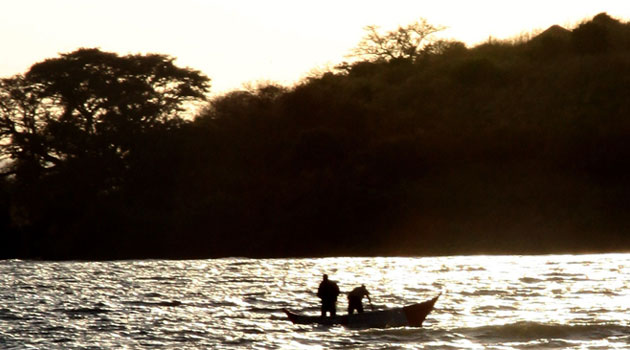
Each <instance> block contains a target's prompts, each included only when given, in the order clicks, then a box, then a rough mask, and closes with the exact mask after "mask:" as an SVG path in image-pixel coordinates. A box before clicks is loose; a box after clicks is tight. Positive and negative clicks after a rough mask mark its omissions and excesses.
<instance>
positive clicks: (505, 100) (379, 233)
mask: <svg viewBox="0 0 630 350" xmlns="http://www.w3.org/2000/svg"><path fill="white" fill-rule="evenodd" d="M418 25H419V26H420V27H423V26H424V25H425V24H423V23H422V22H420V23H419V24H413V25H412V27H413V26H418ZM405 28H407V27H402V29H403V31H402V32H404V31H405V30H408V29H409V28H407V29H405ZM427 28H428V31H427V32H425V33H431V32H432V31H433V30H435V28H434V27H432V26H428V25H427ZM414 33H415V32H414ZM390 34H391V40H392V41H391V43H392V45H394V46H392V47H393V48H392V47H389V46H384V48H385V49H386V51H378V50H377V49H374V50H373V51H363V52H364V53H366V52H370V54H368V55H366V56H361V59H360V60H357V61H354V62H351V63H348V64H346V65H344V66H343V67H340V68H341V69H336V70H333V71H329V72H326V73H323V74H321V75H318V76H311V77H309V78H308V79H305V80H303V81H301V82H300V83H298V84H295V85H294V86H291V87H282V86H278V85H274V84H266V85H261V86H259V87H255V88H251V89H246V90H243V91H232V92H229V93H226V94H223V95H219V96H215V97H212V98H210V99H209V100H208V101H205V102H204V103H206V105H205V108H203V109H201V110H200V111H199V112H198V114H196V115H195V117H194V118H191V119H185V118H183V117H182V116H183V114H182V109H183V108H185V106H186V104H187V103H189V102H190V101H203V99H204V96H205V92H206V91H207V89H208V87H209V80H208V78H206V77H204V76H203V75H202V74H201V73H199V72H197V71H194V70H191V69H187V68H184V69H182V68H177V67H175V66H174V65H173V60H172V59H171V58H169V57H168V56H162V55H131V56H118V55H116V54H111V53H105V52H101V51H99V50H95V49H82V50H78V51H77V52H73V53H70V54H64V55H62V56H61V57H58V58H53V59H50V60H47V61H44V62H42V63H38V64H36V65H35V66H33V67H32V68H31V70H29V71H28V72H26V73H25V74H23V75H18V76H15V77H12V78H8V79H3V80H1V81H0V131H1V132H2V135H3V142H4V143H3V144H2V152H3V154H5V155H6V156H7V157H9V158H8V161H9V162H8V163H5V170H7V171H6V172H7V174H9V175H8V176H5V177H4V178H2V179H0V257H2V256H4V257H31V258H32V257H42V258H63V259H69V258H89V259H92V258H138V257H174V258H190V257H220V256H252V257H263V256H264V257H269V256H273V257H286V256H334V255H344V256H347V255H429V254H430V255H435V254H469V253H484V254H487V253H512V254H513V253H518V254H522V253H550V252H554V253H557V252H585V251H589V252H593V251H618V250H627V249H630V236H629V235H628V232H630V221H628V218H627V212H628V210H630V200H628V198H630V179H629V177H628V174H629V173H630V165H629V164H628V162H627V159H628V158H629V157H630V144H629V143H628V140H630V119H628V116H629V115H630V100H629V99H627V96H628V93H629V86H630V85H629V84H628V77H630V24H629V23H623V22H621V21H619V20H616V19H614V18H611V17H609V16H608V15H606V14H600V15H597V16H595V17H594V18H593V19H590V20H587V21H584V22H583V23H580V24H579V25H577V26H576V28H573V29H564V28H561V27H559V26H555V27H551V28H549V29H548V30H546V31H544V32H542V33H540V34H539V35H536V36H534V37H532V38H531V39H523V38H521V39H520V40H505V41H499V40H489V41H488V42H485V43H482V44H480V45H477V46H475V47H470V48H469V47H466V46H465V45H463V44H462V43H459V42H452V41H439V40H432V39H430V40H429V39H427V38H426V37H425V38H424V39H423V40H422V41H418V40H417V39H419V38H420V36H418V38H417V39H413V38H411V39H409V37H406V38H407V39H404V40H409V42H407V43H405V42H404V41H400V42H399V41H397V40H403V39H394V38H397V35H399V34H400V33H399V32H396V33H390ZM390 34H387V33H386V34H378V35H379V36H380V37H387V36H388V35H390ZM407 34H411V32H408V33H407ZM416 34H417V33H416ZM416 34H414V35H416ZM380 37H374V40H380V39H378V38H380ZM400 38H405V36H403V35H401V36H400ZM599 39H602V40H599ZM368 40H371V39H368ZM370 45H371V44H370ZM388 45H389V44H388ZM396 45H398V46H396ZM370 47H371V46H370ZM396 47H397V48H396ZM370 50H372V49H371V48H370ZM396 50H398V51H396ZM396 52H397V53H396ZM390 53H393V54H390ZM5 247H8V248H5Z"/></svg>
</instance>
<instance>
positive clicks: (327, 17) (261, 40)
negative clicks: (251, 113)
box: [0, 0, 630, 93]
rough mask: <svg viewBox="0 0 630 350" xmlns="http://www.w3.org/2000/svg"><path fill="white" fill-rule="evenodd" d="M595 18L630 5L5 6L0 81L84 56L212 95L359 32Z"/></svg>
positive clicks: (318, 55) (624, 11)
mask: <svg viewBox="0 0 630 350" xmlns="http://www.w3.org/2000/svg"><path fill="white" fill-rule="evenodd" d="M600 12H607V13H608V14H609V15H611V16H612V17H615V18H618V19H621V20H624V21H628V20H630V0H597V1H594V0H588V1H583V0H569V1H565V0H545V1H540V0H530V1H509V0H430V1H425V0H381V1H372V0H318V1H305V0H170V1H163V0H109V1H103V0H98V1H92V0H1V2H0V33H1V34H0V35H1V36H0V38H1V45H2V46H1V49H2V55H1V56H0V77H8V76H12V75H14V74H18V73H23V72H25V71H27V70H28V68H29V67H30V66H31V65H32V64H34V63H36V62H39V61H41V60H44V59H46V58H52V57H57V56H58V54H59V53H65V52H71V51H74V50H76V49H78V48H80V47H98V48H100V49H102V50H104V51H112V52H117V53H119V54H128V53H148V52H151V53H161V54H167V55H170V56H173V57H175V58H177V61H176V64H178V65H180V66H184V67H190V68H194V69H198V70H200V71H202V72H203V73H205V74H206V75H208V76H209V77H210V78H211V79H212V92H213V93H221V92H225V91H229V90H233V89H238V88H240V87H242V85H243V84H244V83H255V82H259V81H275V82H278V83H280V84H283V85H289V84H291V83H293V82H295V81H298V80H300V79H302V78H303V77H305V76H307V75H308V74H309V72H312V71H313V70H317V69H322V68H324V67H326V66H333V65H335V64H337V63H340V62H342V61H343V60H344V56H345V55H346V54H348V53H349V51H350V50H351V49H352V48H353V47H355V46H356V44H357V43H358V42H359V40H360V39H361V37H362V36H363V33H364V31H363V27H365V26H366V25H372V24H374V25H378V26H380V27H382V28H383V29H385V30H387V29H394V28H395V27H396V26H398V25H406V24H408V23H411V22H413V21H415V20H417V19H419V18H421V17H422V18H425V19H427V20H428V21H429V23H431V24H435V25H442V26H446V27H448V29H447V30H445V31H444V32H442V36H443V37H445V38H448V39H456V40H460V41H463V42H465V43H467V44H468V45H469V46H471V45H474V44H477V43H480V42H483V41H485V40H487V39H488V37H490V36H492V37H493V38H498V39H505V38H510V37H514V36H517V35H519V34H521V33H525V32H531V31H536V30H541V29H545V28H547V27H549V26H550V25H553V24H559V25H564V26H568V27H573V26H575V25H576V24H577V23H579V22H580V21H581V20H583V19H587V18H592V17H593V16H595V15H596V14H598V13H600Z"/></svg>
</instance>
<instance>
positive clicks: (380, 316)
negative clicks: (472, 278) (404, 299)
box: [284, 295, 440, 328]
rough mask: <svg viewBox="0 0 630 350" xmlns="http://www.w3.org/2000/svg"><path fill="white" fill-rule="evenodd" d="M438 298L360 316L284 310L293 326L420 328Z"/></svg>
mask: <svg viewBox="0 0 630 350" xmlns="http://www.w3.org/2000/svg"><path fill="white" fill-rule="evenodd" d="M439 297H440V296H439V295H438V296H437V297H435V298H433V299H431V300H427V301H425V302H422V303H418V304H411V305H407V306H404V307H398V308H393V309H387V310H379V311H372V312H364V313H362V314H352V315H341V316H335V317H321V316H308V315H300V314H297V313H294V312H291V311H289V310H286V309H285V310H284V312H285V313H286V315H287V317H288V318H289V320H290V321H291V322H293V323H294V324H322V325H344V326H347V327H357V328H389V327H422V323H423V322H424V320H425V319H426V317H427V315H428V314H429V313H430V312H431V311H432V310H433V307H434V305H435V302H436V301H437V299H438V298H439Z"/></svg>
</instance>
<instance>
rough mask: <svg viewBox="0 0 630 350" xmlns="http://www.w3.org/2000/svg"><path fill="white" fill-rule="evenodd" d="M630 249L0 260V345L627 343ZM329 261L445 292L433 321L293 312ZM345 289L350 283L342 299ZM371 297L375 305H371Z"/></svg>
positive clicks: (407, 297)
mask: <svg viewBox="0 0 630 350" xmlns="http://www.w3.org/2000/svg"><path fill="white" fill-rule="evenodd" d="M629 263H630V254H604V255H547V256H454V257H430V258H342V257H340V258H325V259H269V260H256V259H239V258H234V259H217V260H194V261H166V260H150V261H114V262H62V263H51V262H31V261H16V260H13V261H0V282H1V287H0V348H2V349H5V348H6V349H12V348H15V349H18V348H19V349H22V348H46V349H86V348H94V349H97V348H98V349H102V348H129V349H173V348H178V349H207V348H213V349H242V348H251V349H329V348H336V349H354V348H362V349H417V348H425V349H444V348H453V349H521V348H535V349H540V348H550V349H551V348H553V349H596V348H600V349H601V348H607V349H614V348H618V349H623V348H629V347H630V304H629V303H628V300H630V298H629V294H630V293H629V292H628V287H630V282H629V281H630V267H628V266H629V265H630V264H629ZM324 273H326V274H328V275H329V276H330V278H331V279H333V280H336V281H337V282H338V284H339V286H340V288H341V290H342V292H347V291H349V290H351V289H352V288H354V287H356V286H359V285H361V284H365V285H366V286H367V288H368V289H369V290H370V293H371V300H372V302H373V306H374V307H375V308H376V309H383V308H388V307H396V306H401V305H405V304H409V303H414V302H420V301H424V300H427V299H429V298H432V297H434V296H436V295H437V294H439V293H442V295H441V297H440V299H439V300H438V302H437V304H436V308H435V310H434V311H433V312H432V313H431V314H430V315H429V317H428V318H427V320H426V321H425V324H424V328H421V329H416V328H393V329H346V328H344V327H341V326H334V327H325V326H298V325H293V324H291V323H290V322H288V320H287V319H286V318H285V316H284V314H283V313H282V309H283V308H289V309H292V310H294V311H299V312H302V313H306V314H317V313H318V312H319V300H318V299H317V297H316V296H315V291H316V289H317V285H318V284H319V282H320V280H321V276H322V275H323V274H324ZM346 306H347V302H346V300H345V297H343V296H341V297H340V299H339V301H338V303H337V308H338V313H341V314H343V313H345V308H346ZM367 309H368V310H369V307H367Z"/></svg>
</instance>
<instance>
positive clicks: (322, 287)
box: [317, 274, 339, 317]
mask: <svg viewBox="0 0 630 350" xmlns="http://www.w3.org/2000/svg"><path fill="white" fill-rule="evenodd" d="M338 295H339V287H338V286H337V283H335V282H334V281H331V280H329V279H328V275H326V274H325V275H324V279H323V280H322V282H321V283H320V284H319V288H317V296H318V297H319V298H320V299H321V300H322V317H326V312H330V317H334V316H335V315H337V296H338Z"/></svg>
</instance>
